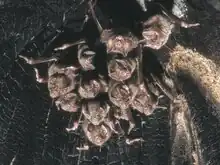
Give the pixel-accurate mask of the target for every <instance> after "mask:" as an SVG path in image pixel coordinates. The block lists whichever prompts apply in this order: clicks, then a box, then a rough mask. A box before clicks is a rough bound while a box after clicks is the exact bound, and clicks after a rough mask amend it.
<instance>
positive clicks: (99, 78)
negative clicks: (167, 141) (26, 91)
mask: <svg viewBox="0 0 220 165" xmlns="http://www.w3.org/2000/svg"><path fill="white" fill-rule="evenodd" d="M94 6H95V5H94V4H92V2H89V3H88V7H89V14H90V15H89V18H91V19H92V20H93V21H94V22H95V24H96V25H97V28H98V30H99V32H100V37H99V44H104V45H105V48H106V56H107V61H103V63H105V62H106V63H107V65H106V67H107V70H108V75H101V74H99V73H97V71H96V66H95V64H94V58H95V57H96V52H95V51H93V50H92V49H91V48H90V47H89V45H88V43H87V39H85V38H84V39H81V40H79V41H77V42H74V43H64V44H63V45H62V46H60V47H57V48H55V49H54V51H64V50H66V49H69V48H70V47H73V46H75V47H77V50H78V51H77V55H75V56H76V57H77V58H78V63H79V65H71V66H64V65H60V63H59V57H57V56H52V57H49V58H43V57H41V58H37V59H36V58H29V57H25V56H22V55H20V57H21V58H23V59H24V60H25V61H26V62H27V63H28V64H31V65H35V64H39V63H46V62H49V63H50V65H49V68H48V76H47V77H41V76H40V74H39V73H38V69H36V68H35V72H36V79H37V81H38V82H40V83H47V84H48V89H49V93H50V97H51V98H52V99H54V101H55V104H56V106H57V108H58V109H62V110H64V111H68V112H77V111H80V113H81V115H80V117H79V119H78V121H77V122H76V123H75V125H74V127H73V128H71V129H69V130H76V129H77V128H78V126H79V125H80V126H81V127H82V129H83V131H84V133H85V135H86V137H87V139H88V140H89V141H90V142H91V143H93V144H94V145H96V146H102V145H103V144H104V143H105V142H106V141H108V140H109V138H110V137H111V136H112V134H113V133H115V134H124V131H123V129H122V128H121V126H120V120H121V119H122V120H127V121H128V122H129V129H128V131H127V134H129V133H130V132H131V131H132V129H133V128H134V127H135V122H134V119H133V117H132V112H131V110H137V111H138V112H140V113H142V114H144V115H150V114H152V113H153V111H154V110H155V109H156V108H164V107H163V106H159V105H158V101H159V98H161V96H160V95H158V93H157V92H154V90H153V89H152V88H151V87H150V86H149V85H148V83H147V82H146V81H145V80H144V78H143V63H142V62H143V60H142V57H143V53H142V49H143V48H144V47H148V48H151V49H156V50H157V49H160V48H161V47H162V46H164V45H165V44H166V42H167V40H168V38H169V36H170V34H171V33H172V30H173V28H174V26H175V25H179V26H181V27H184V28H189V27H193V26H198V25H199V24H189V23H186V22H185V21H182V20H180V19H179V18H177V17H176V16H174V15H172V14H169V13H168V12H166V11H165V10H164V11H163V14H161V15H154V16H152V17H150V18H149V19H148V20H146V21H144V22H142V23H140V24H141V26H142V31H141V35H140V36H141V38H140V37H138V36H136V35H134V34H133V33H132V32H131V31H130V30H129V29H127V28H126V27H121V28H110V29H104V28H103V27H102V26H101V25H100V23H99V21H98V19H97V17H96V14H95V10H94ZM103 55H104V54H103ZM139 140H142V139H141V138H140V139H133V140H130V141H129V140H127V143H128V144H132V143H133V142H136V141H139ZM78 149H88V145H85V146H84V147H83V148H78Z"/></svg>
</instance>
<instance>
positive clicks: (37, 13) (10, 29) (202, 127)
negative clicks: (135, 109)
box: [0, 0, 220, 165]
mask: <svg viewBox="0 0 220 165" xmlns="http://www.w3.org/2000/svg"><path fill="white" fill-rule="evenodd" d="M197 1H198V0H197ZM75 3H78V2H77V1H76V2H75V1H72V0H65V1H60V0H49V1H40V0H37V1H35V0H19V1H17V0H16V1H15V0H13V1H12V0H7V1H6V0H1V1H0V89H1V90H0V113H1V114H0V163H1V164H3V165H9V164H10V163H11V165H26V164H28V165H31V164H34V165H35V164H36V165H38V164H43V165H47V164H53V165H55V164H62V165H63V164H65V165H66V164H74V165H75V164H79V165H86V164H100V165H101V164H108V165H118V164H121V165H122V164H124V165H136V164H137V165H140V164H151V165H167V164H168V161H169V159H170V157H169V156H170V154H169V152H170V149H169V148H170V146H169V121H168V116H169V115H168V114H169V113H168V112H167V111H157V112H155V114H154V115H152V116H149V117H143V118H142V119H139V122H138V124H137V125H138V127H139V129H137V131H136V132H135V133H136V134H135V135H136V136H142V137H143V138H144V139H145V142H144V143H142V144H141V145H139V144H138V145H135V146H127V145H125V143H124V139H123V138H121V139H119V138H113V139H112V140H110V142H108V143H107V144H106V146H104V147H103V148H102V149H101V150H99V149H98V148H92V149H91V150H90V151H88V152H84V151H83V152H78V151H77V150H76V149H75V148H76V147H77V146H79V145H82V144H83V142H84V138H82V136H80V135H82V134H81V132H79V133H70V134H69V133H67V132H66V130H65V128H66V127H68V126H69V125H72V119H73V118H74V116H73V115H71V114H70V113H67V112H62V111H57V110H56V108H55V106H54V105H53V104H52V100H51V99H50V98H49V96H48V91H47V89H46V86H44V85H40V84H37V83H36V81H35V77H34V72H33V69H32V68H31V67H30V66H28V65H26V64H24V62H23V61H22V60H18V59H17V53H18V52H20V50H21V49H22V48H23V46H24V45H25V43H27V42H28V41H29V40H31V38H32V37H33V36H35V35H36V34H37V33H39V31H40V30H41V29H42V27H45V26H46V25H47V24H49V27H50V28H49V29H50V31H54V30H55V29H56V28H58V27H60V25H61V23H62V18H63V13H64V12H65V11H67V10H68V9H69V8H70V7H71V6H74V4H75ZM193 6H194V7H195V6H196V4H195V3H193ZM199 8H201V7H200V6H198V9H199ZM198 9H191V11H190V13H189V15H191V13H193V14H192V15H194V17H191V16H189V18H190V19H191V20H194V19H195V16H196V19H195V20H196V21H199V22H201V24H202V27H201V28H200V29H199V30H197V31H196V30H191V31H190V30H183V31H181V34H182V36H181V37H182V38H184V42H183V43H182V44H183V45H185V46H187V47H191V48H196V49H197V50H199V51H200V52H201V53H202V54H204V55H206V56H207V57H210V58H215V59H218V58H219V54H220V53H219V52H220V50H219V49H220V48H219V46H218V45H219V44H218V43H219V41H220V40H219V39H218V38H219V36H220V30H219V28H220V26H219V24H220V20H218V17H217V16H218V15H219V13H216V12H213V11H214V10H213V9H212V8H211V7H210V8H208V10H211V12H208V11H204V10H203V11H199V10H198ZM73 15H74V14H73V13H71V12H69V13H68V14H67V17H68V18H69V17H73ZM76 15H77V18H79V17H80V15H82V14H80V13H76ZM71 26H72V25H71ZM74 26H77V24H74ZM50 31H49V32H48V33H47V34H45V35H43V37H45V38H46V36H48V35H50V34H51V32H50ZM198 34H199V35H198ZM181 37H180V38H181ZM178 39H179V38H178ZM36 44H37V45H38V46H39V47H41V48H42V49H43V48H44V47H45V46H46V45H43V44H42V38H41V39H39V43H36ZM29 47H30V48H31V47H35V45H34V44H30V46H29ZM39 51H41V50H39ZM35 53H36V54H37V53H38V54H39V52H37V51H36V52H35ZM216 61H217V60H216ZM182 82H184V85H183V91H184V93H185V95H186V99H187V101H188V102H189V105H190V107H191V108H190V110H191V113H192V117H193V122H194V123H195V125H196V128H195V129H196V131H197V132H198V136H199V137H198V138H199V140H200V143H201V148H202V151H203V153H202V156H203V159H204V161H205V162H206V164H210V165H217V164H219V163H218V158H219V156H220V152H219V148H220V142H219V139H220V131H219V125H220V121H219V120H220V116H218V113H217V110H215V109H214V108H212V106H210V104H209V103H208V101H206V100H205V99H204V98H203V97H202V95H200V92H199V90H197V88H196V86H195V84H193V83H192V82H191V81H190V80H189V79H188V78H182ZM140 120H142V122H141V121H140ZM143 121H144V122H143ZM141 123H142V124H141ZM135 135H134V136H135Z"/></svg>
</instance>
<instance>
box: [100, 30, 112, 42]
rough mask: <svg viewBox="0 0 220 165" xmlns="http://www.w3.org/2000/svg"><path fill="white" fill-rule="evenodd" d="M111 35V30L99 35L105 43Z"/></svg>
mask: <svg viewBox="0 0 220 165" xmlns="http://www.w3.org/2000/svg"><path fill="white" fill-rule="evenodd" d="M112 35H113V32H112V31H111V30H104V31H103V32H102V35H101V40H102V42H105V43H106V42H107V41H108V40H109V39H110V37H111V36H112Z"/></svg>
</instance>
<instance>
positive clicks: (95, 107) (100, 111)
mask: <svg viewBox="0 0 220 165" xmlns="http://www.w3.org/2000/svg"><path fill="white" fill-rule="evenodd" d="M108 112H109V106H108V105H107V103H105V104H104V105H101V104H100V101H88V102H86V103H85V104H83V106H82V113H83V115H84V116H85V117H86V118H87V119H88V120H89V121H90V122H91V123H92V124H93V125H99V124H101V122H104V120H105V118H106V117H107V114H108Z"/></svg>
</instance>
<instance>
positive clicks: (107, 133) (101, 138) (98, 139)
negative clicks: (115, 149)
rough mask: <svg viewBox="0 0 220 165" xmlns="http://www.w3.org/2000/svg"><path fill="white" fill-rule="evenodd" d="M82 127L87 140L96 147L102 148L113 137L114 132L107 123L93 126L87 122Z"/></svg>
mask: <svg viewBox="0 0 220 165" xmlns="http://www.w3.org/2000/svg"><path fill="white" fill-rule="evenodd" d="M82 127H83V131H84V133H85V135H86V137H87V139H88V140H89V141H90V142H91V143H92V144H94V145H96V146H102V145H103V144H104V143H105V142H107V141H108V140H109V138H110V137H111V135H112V130H111V129H110V127H109V126H108V125H106V124H105V123H102V124H100V125H93V124H91V123H90V122H89V121H87V120H85V121H84V122H83V125H82Z"/></svg>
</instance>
